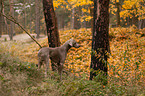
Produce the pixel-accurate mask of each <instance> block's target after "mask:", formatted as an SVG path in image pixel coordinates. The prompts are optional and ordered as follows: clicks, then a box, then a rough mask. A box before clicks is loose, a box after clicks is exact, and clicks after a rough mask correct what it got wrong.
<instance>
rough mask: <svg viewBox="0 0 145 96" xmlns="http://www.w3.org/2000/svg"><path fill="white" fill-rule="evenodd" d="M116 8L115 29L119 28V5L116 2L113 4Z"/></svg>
mask: <svg viewBox="0 0 145 96" xmlns="http://www.w3.org/2000/svg"><path fill="white" fill-rule="evenodd" d="M115 6H116V8H117V12H116V20H117V27H119V26H120V8H119V6H120V3H119V2H116V4H115Z"/></svg>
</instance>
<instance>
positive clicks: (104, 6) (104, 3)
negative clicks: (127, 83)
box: [90, 0, 110, 84]
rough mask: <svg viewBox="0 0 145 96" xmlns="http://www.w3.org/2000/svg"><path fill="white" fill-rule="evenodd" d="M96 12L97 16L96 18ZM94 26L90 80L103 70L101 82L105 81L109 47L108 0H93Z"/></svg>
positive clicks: (104, 82)
mask: <svg viewBox="0 0 145 96" xmlns="http://www.w3.org/2000/svg"><path fill="white" fill-rule="evenodd" d="M96 13H97V18H96ZM93 18H94V28H93V32H92V35H93V38H92V53H91V66H90V67H91V71H90V80H92V79H93V77H95V76H97V75H98V74H99V73H98V72H103V74H102V75H103V76H104V77H105V78H106V79H101V78H100V77H99V81H103V84H106V83H107V70H108V68H107V57H108V56H107V52H109V51H110V49H109V33H108V32H109V0H94V17H93Z"/></svg>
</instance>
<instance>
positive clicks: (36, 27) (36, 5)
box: [35, 0, 40, 38]
mask: <svg viewBox="0 0 145 96" xmlns="http://www.w3.org/2000/svg"><path fill="white" fill-rule="evenodd" d="M35 16H36V18H35V31H36V34H37V36H36V38H39V34H40V10H39V1H38V0H35Z"/></svg>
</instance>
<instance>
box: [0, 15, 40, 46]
mask: <svg viewBox="0 0 145 96" xmlns="http://www.w3.org/2000/svg"><path fill="white" fill-rule="evenodd" d="M0 14H1V15H2V16H4V17H5V18H6V19H8V20H10V21H12V22H14V23H15V24H17V25H18V26H19V27H20V28H21V29H22V30H23V31H25V32H26V33H27V34H28V35H29V36H30V37H31V39H33V41H34V42H36V43H37V44H38V45H39V47H40V48H42V46H41V45H40V44H39V43H38V42H37V41H36V40H35V39H34V38H33V37H32V36H31V35H30V33H29V32H27V31H26V30H25V29H24V28H23V27H22V26H21V25H20V24H19V23H18V22H17V21H16V20H15V19H14V18H13V17H12V16H11V17H12V19H10V18H8V17H7V16H6V15H4V14H2V13H0Z"/></svg>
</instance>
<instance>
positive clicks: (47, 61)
mask: <svg viewBox="0 0 145 96" xmlns="http://www.w3.org/2000/svg"><path fill="white" fill-rule="evenodd" d="M45 66H46V67H45V77H47V74H48V73H47V72H48V69H49V56H47V58H46V60H45Z"/></svg>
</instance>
